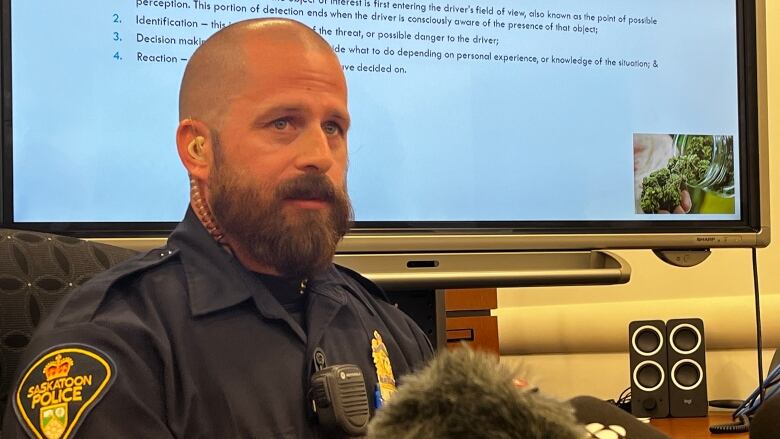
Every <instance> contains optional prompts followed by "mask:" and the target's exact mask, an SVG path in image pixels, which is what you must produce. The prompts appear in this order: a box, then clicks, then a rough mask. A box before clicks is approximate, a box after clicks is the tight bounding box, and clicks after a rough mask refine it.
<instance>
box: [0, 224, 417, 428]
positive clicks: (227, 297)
mask: <svg viewBox="0 0 780 439" xmlns="http://www.w3.org/2000/svg"><path fill="white" fill-rule="evenodd" d="M266 285H269V283H268V282H264V281H263V279H262V278H259V277H257V276H256V275H255V274H254V273H251V272H249V271H248V270H246V269H245V268H244V267H243V266H242V265H241V264H239V263H238V262H237V261H236V260H235V259H233V257H232V256H230V255H229V254H228V253H227V252H226V251H224V250H223V249H222V248H220V247H219V245H218V244H217V243H216V242H215V241H214V240H213V239H212V238H211V237H210V236H209V234H208V233H207V232H206V230H205V229H204V228H203V226H202V225H201V223H200V221H199V220H198V219H197V217H196V216H195V215H194V213H193V212H192V211H191V210H188V212H187V215H186V216H185V219H184V221H183V222H182V223H181V224H179V226H178V227H177V228H176V230H175V231H174V232H173V234H172V235H171V236H170V238H169V241H168V245H167V247H165V248H163V249H158V250H153V251H151V252H149V253H147V254H146V255H142V256H139V257H137V258H134V259H131V260H129V261H127V262H125V263H123V264H120V265H118V266H116V267H113V268H112V269H110V270H107V271H105V272H102V273H100V274H98V275H96V276H95V277H93V278H92V279H91V280H90V281H89V282H87V283H86V284H84V285H83V286H82V287H80V288H79V289H77V290H75V291H74V292H73V293H72V294H71V295H69V296H68V297H66V298H65V299H63V300H62V301H61V302H60V303H59V304H58V306H57V307H56V308H55V310H54V311H53V312H52V313H51V314H50V315H49V317H48V318H47V319H46V320H45V321H44V322H43V323H41V325H40V326H39V328H38V330H37V332H36V334H35V336H34V337H33V340H32V341H31V342H30V345H29V346H28V349H27V351H26V353H25V355H24V357H23V358H22V361H21V363H20V364H22V365H23V366H25V365H26V367H24V368H23V369H22V370H20V371H19V372H18V378H17V380H16V382H17V387H16V388H15V389H13V394H12V395H10V398H9V403H8V407H7V409H6V417H5V420H4V422H3V425H4V428H5V430H4V433H3V439H12V438H21V437H28V435H29V436H31V437H60V438H69V437H74V436H75V437H87V438H91V437H100V438H107V437H110V438H124V437H126V438H173V437H181V438H184V437H186V438H216V437H226V438H227V437H230V438H238V437H245V438H249V437H253V438H304V437H305V438H308V437H324V434H323V433H322V432H321V430H320V429H319V427H318V426H317V425H316V423H315V422H314V421H313V420H312V419H311V417H310V416H308V414H309V410H310V409H309V407H310V401H308V400H307V398H306V392H307V389H308V385H309V380H310V376H311V373H312V361H311V358H312V356H313V352H314V350H315V349H316V348H318V347H319V348H321V349H322V350H323V351H324V352H325V354H326V358H327V362H328V365H332V364H341V363H352V364H355V365H357V366H358V367H360V369H361V370H362V373H363V376H364V378H365V381H366V391H367V394H368V395H369V400H372V398H371V397H370V396H371V395H373V393H374V388H375V385H376V383H377V370H378V367H376V366H375V363H374V360H373V359H372V340H374V339H375V336H376V335H377V334H380V335H381V339H382V342H383V343H384V345H385V346H386V351H387V357H388V358H387V359H389V363H390V365H391V366H392V371H393V374H394V375H395V378H396V379H398V378H399V377H400V376H402V375H404V374H406V373H409V372H411V371H412V370H413V369H415V368H416V367H418V366H421V365H422V363H423V362H424V361H425V360H427V359H428V358H429V357H430V356H431V355H432V350H431V347H430V343H429V342H428V339H427V338H426V336H425V335H424V334H423V332H422V331H421V330H420V329H419V327H417V325H416V324H415V323H414V322H413V321H412V320H411V319H410V318H409V317H408V316H406V315H405V314H403V313H402V312H401V311H399V310H398V309H397V308H395V307H394V306H392V305H391V304H389V303H387V302H385V301H384V300H382V299H380V298H378V295H377V294H376V291H369V289H372V290H373V289H375V288H376V287H375V286H373V285H372V284H371V283H370V282H369V281H367V280H366V279H364V278H360V277H359V276H358V275H357V274H355V273H353V272H351V271H349V270H346V269H343V268H342V267H337V266H333V267H331V269H330V270H329V271H327V272H326V273H324V274H323V275H320V276H317V277H315V278H312V279H310V280H309V281H308V284H307V285H306V293H305V294H306V295H307V298H306V301H305V306H306V308H305V312H304V313H302V316H304V318H303V320H302V321H301V322H303V323H305V328H304V327H302V326H304V325H301V324H299V322H297V321H296V320H295V319H293V318H292V317H291V316H290V313H288V312H287V311H285V309H284V308H283V307H282V305H281V304H280V303H279V301H278V300H276V298H275V297H274V295H273V294H272V293H271V292H269V291H268V289H267V287H266ZM304 329H305V330H304ZM369 405H370V406H372V404H369ZM371 410H372V412H373V407H371ZM58 435H59V436H58Z"/></svg>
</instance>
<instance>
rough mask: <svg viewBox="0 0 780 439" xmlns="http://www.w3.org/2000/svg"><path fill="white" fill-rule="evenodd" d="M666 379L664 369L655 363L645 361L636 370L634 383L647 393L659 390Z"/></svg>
mask: <svg viewBox="0 0 780 439" xmlns="http://www.w3.org/2000/svg"><path fill="white" fill-rule="evenodd" d="M665 379H666V377H665V376H664V368H663V367H661V365H660V364H658V363H657V362H655V361H643V362H641V363H639V364H637V366H636V368H634V383H636V385H637V387H639V388H640V389H642V390H644V391H645V392H652V391H654V390H657V389H658V388H660V387H661V386H662V385H663V383H664V380H665Z"/></svg>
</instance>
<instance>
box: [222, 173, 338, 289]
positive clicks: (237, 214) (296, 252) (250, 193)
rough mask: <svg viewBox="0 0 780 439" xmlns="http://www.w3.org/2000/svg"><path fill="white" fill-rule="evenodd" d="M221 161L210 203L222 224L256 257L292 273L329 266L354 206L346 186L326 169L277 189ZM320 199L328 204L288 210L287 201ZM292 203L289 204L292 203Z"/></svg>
mask: <svg viewBox="0 0 780 439" xmlns="http://www.w3.org/2000/svg"><path fill="white" fill-rule="evenodd" d="M220 161H221V160H215V168H214V172H212V173H211V175H209V179H208V184H209V188H210V195H209V204H210V206H211V209H212V212H213V214H214V216H215V218H216V221H217V224H218V225H219V227H220V228H221V229H222V231H223V232H225V233H226V234H228V235H229V236H230V237H231V239H232V240H233V241H234V242H235V244H234V245H237V246H238V247H239V248H240V249H241V250H243V251H244V252H245V253H246V254H248V255H249V257H250V258H252V260H253V261H255V262H257V263H260V264H263V265H265V266H269V267H272V268H274V269H275V270H276V271H277V272H278V274H280V275H282V276H285V277H291V278H296V279H298V278H307V277H310V276H312V275H314V274H317V273H320V272H322V271H324V270H326V269H327V268H328V267H329V266H330V265H331V264H332V262H333V255H334V254H335V253H336V245H337V244H338V242H339V241H340V240H341V238H342V237H343V236H344V235H345V234H346V233H347V231H348V230H349V227H350V225H351V220H352V205H351V203H350V200H349V197H348V195H347V193H346V191H345V190H344V189H341V188H336V187H335V186H334V185H333V183H332V182H331V181H330V180H329V179H328V178H327V177H326V176H325V175H323V174H319V173H307V174H303V175H301V176H300V177H296V178H293V179H290V180H287V181H285V182H284V183H282V184H280V185H279V186H277V187H276V188H275V189H274V188H270V187H267V186H258V185H257V183H254V182H252V180H251V177H250V178H247V177H248V176H247V174H245V173H242V172H241V171H236V170H234V169H231V168H230V167H229V166H228V165H226V164H225V163H224V162H223V163H218V162H220ZM286 199H287V200H290V199H296V200H318V201H322V202H325V203H328V207H327V208H325V209H313V210H308V209H303V208H299V209H295V210H293V209H285V204H286V203H285V200H286ZM287 207H289V206H287Z"/></svg>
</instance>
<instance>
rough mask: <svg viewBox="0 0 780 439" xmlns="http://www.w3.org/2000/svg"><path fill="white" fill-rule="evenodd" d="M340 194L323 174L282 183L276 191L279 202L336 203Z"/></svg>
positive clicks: (309, 175)
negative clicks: (296, 200)
mask: <svg viewBox="0 0 780 439" xmlns="http://www.w3.org/2000/svg"><path fill="white" fill-rule="evenodd" d="M339 194H340V190H339V189H336V187H335V186H334V185H333V183H332V182H331V181H330V179H328V178H327V177H325V176H324V175H322V174H303V175H301V176H300V177H295V178H292V179H290V180H288V181H286V182H284V183H282V184H281V185H280V186H279V187H277V189H276V196H277V199H279V200H284V199H289V198H294V199H301V200H322V201H326V202H331V203H332V202H334V201H336V199H337V197H338V196H339Z"/></svg>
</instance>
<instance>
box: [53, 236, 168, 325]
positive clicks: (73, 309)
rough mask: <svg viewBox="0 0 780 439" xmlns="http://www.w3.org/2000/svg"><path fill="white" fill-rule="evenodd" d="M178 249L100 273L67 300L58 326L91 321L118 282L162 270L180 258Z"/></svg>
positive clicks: (164, 249) (165, 249)
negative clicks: (158, 269)
mask: <svg viewBox="0 0 780 439" xmlns="http://www.w3.org/2000/svg"><path fill="white" fill-rule="evenodd" d="M178 253H179V251H178V250H177V249H175V248H168V247H162V248H157V249H153V250H150V251H148V252H146V253H144V254H139V255H138V256H135V257H132V258H130V259H127V260H125V261H124V262H121V263H119V264H117V265H115V266H113V267H111V268H109V269H107V270H106V271H102V272H100V273H98V274H96V275H95V276H94V277H93V278H92V279H90V280H88V281H87V282H86V283H84V284H83V285H81V287H79V289H78V290H76V291H74V293H72V294H71V295H70V296H69V297H68V298H67V299H66V300H67V303H66V304H65V305H64V307H63V309H62V312H61V313H60V315H59V316H58V318H57V323H59V324H67V323H78V322H84V321H88V320H90V319H91V318H92V317H93V316H94V314H95V311H97V308H98V307H99V306H100V304H101V303H102V302H103V300H104V297H105V295H106V293H108V291H109V290H110V289H111V288H112V287H113V286H114V285H116V284H117V283H118V282H120V281H122V280H124V279H127V278H129V277H132V276H134V275H137V274H140V273H143V272H144V271H147V270H149V269H152V268H154V267H158V266H160V265H162V264H164V263H166V262H168V261H170V260H172V259H174V258H176V256H177V255H178Z"/></svg>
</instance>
